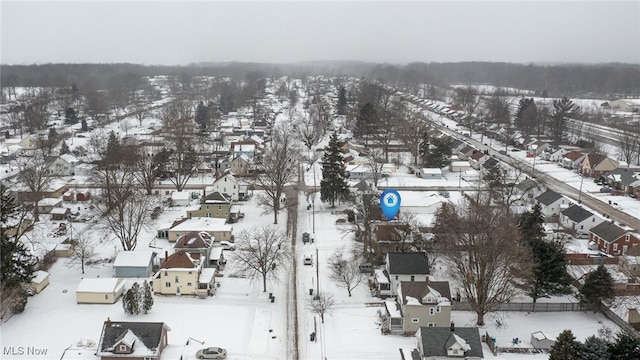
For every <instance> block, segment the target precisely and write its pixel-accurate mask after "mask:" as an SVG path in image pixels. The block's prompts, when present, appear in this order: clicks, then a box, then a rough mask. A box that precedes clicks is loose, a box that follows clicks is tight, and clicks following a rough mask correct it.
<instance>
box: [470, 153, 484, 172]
mask: <svg viewBox="0 0 640 360" xmlns="http://www.w3.org/2000/svg"><path fill="white" fill-rule="evenodd" d="M488 159H489V155H487V154H485V153H483V152H482V151H480V150H475V151H474V152H473V154H471V155H470V156H469V157H468V158H467V160H469V164H471V167H472V168H474V169H476V170H480V167H481V166H482V164H483V163H484V162H485V161H487V160H488Z"/></svg>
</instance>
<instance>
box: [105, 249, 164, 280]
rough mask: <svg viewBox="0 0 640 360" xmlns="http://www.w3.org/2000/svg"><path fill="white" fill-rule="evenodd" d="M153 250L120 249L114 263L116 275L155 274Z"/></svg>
mask: <svg viewBox="0 0 640 360" xmlns="http://www.w3.org/2000/svg"><path fill="white" fill-rule="evenodd" d="M155 258H156V253H155V252H153V251H120V252H119V253H118V255H117V256H116V260H115V261H114V263H113V267H114V269H115V275H116V277H122V278H130V277H134V278H145V277H149V276H151V275H153V262H154V260H155Z"/></svg>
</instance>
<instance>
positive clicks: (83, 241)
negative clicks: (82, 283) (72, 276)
mask: <svg viewBox="0 0 640 360" xmlns="http://www.w3.org/2000/svg"><path fill="white" fill-rule="evenodd" d="M71 244H72V246H73V247H72V249H73V253H72V254H71V257H69V259H68V260H67V265H68V266H69V267H74V266H76V265H80V269H81V270H82V273H83V274H84V267H85V266H89V265H90V264H91V263H92V262H93V261H94V260H95V258H96V256H97V253H96V249H95V244H94V243H93V241H91V239H89V237H87V236H85V235H80V236H78V237H77V239H75V240H73V239H72V240H71Z"/></svg>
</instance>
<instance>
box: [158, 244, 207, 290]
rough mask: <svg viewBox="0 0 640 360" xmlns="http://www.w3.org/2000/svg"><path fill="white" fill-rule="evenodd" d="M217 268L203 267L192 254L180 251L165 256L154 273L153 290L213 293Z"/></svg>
mask: <svg viewBox="0 0 640 360" xmlns="http://www.w3.org/2000/svg"><path fill="white" fill-rule="evenodd" d="M214 283H215V269H212V268H208V269H203V267H202V265H201V262H200V261H199V260H196V259H194V258H193V257H192V256H191V254H189V253H187V252H184V251H179V252H176V253H174V254H172V255H169V256H167V257H166V258H165V260H164V262H162V264H161V265H160V270H159V271H158V272H157V273H156V274H155V275H154V277H153V281H152V282H151V285H152V287H153V292H154V293H156V294H162V295H178V296H179V295H197V296H208V295H212V294H213V292H214V290H215V287H214Z"/></svg>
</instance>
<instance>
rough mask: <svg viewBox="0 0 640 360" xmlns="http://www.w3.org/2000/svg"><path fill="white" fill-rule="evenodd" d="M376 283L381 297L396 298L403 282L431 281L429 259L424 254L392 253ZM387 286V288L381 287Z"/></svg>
mask: <svg viewBox="0 0 640 360" xmlns="http://www.w3.org/2000/svg"><path fill="white" fill-rule="evenodd" d="M378 271H379V272H380V274H379V275H381V276H380V278H378V276H376V278H375V280H374V282H375V283H376V288H377V292H378V295H379V296H395V295H396V289H397V287H398V285H400V282H401V281H429V257H428V256H427V254H426V253H422V252H413V253H411V252H404V253H403V252H390V253H387V255H386V257H385V268H384V269H378V270H376V272H378ZM381 285H385V286H381Z"/></svg>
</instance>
